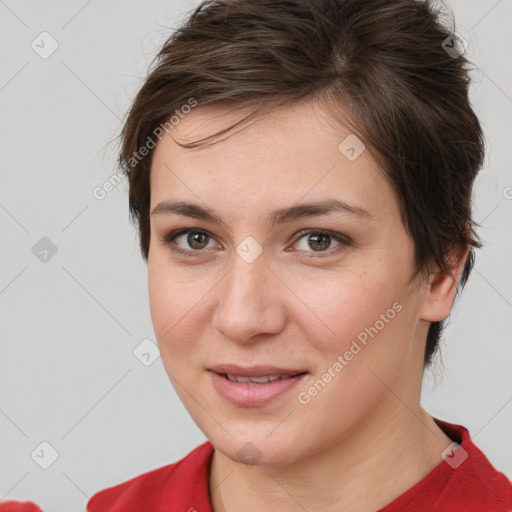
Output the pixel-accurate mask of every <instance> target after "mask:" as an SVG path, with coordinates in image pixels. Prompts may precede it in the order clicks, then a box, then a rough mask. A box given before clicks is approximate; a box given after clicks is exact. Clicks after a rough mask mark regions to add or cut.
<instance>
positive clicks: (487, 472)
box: [0, 419, 512, 512]
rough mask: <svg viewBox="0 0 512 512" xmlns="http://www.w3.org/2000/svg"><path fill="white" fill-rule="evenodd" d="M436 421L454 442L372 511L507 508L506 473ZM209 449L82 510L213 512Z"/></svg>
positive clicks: (25, 511) (500, 511) (456, 429)
mask: <svg viewBox="0 0 512 512" xmlns="http://www.w3.org/2000/svg"><path fill="white" fill-rule="evenodd" d="M436 422H437V424H438V425H439V426H440V427H441V428H442V429H443V431H444V432H445V433H446V435H448V437H450V438H451V439H453V440H454V441H455V442H457V443H459V444H460V447H459V448H457V449H456V450H455V451H454V452H452V454H451V456H450V454H447V455H446V459H445V460H444V461H443V462H441V463H440V464H439V465H438V466H436V467H435V468H434V469H433V470H432V471H431V472H430V473H429V474H428V475H426V476H425V477H424V478H423V479H422V480H420V481H419V482H418V483H417V484H415V485H414V486H413V487H411V488H410V489H409V490H408V491H406V492H405V493H403V494H402V495H400V496H398V498H396V499H395V500H393V501H392V502H391V503H389V504H388V505H386V506H385V507H384V508H381V509H380V510H378V511H377V512H512V483H511V482H510V481H509V480H508V479H507V477H506V476H505V475H504V474H503V473H500V472H498V471H496V470H495V469H494V468H493V466H492V465H491V463H490V462H489V461H488V460H487V458H486V457H485V455H484V454H483V453H482V452H481V451H480V450H479V449H478V448H477V447H476V446H475V445H474V444H473V442H472V440H471V438H470V436H469V432H468V431H467V430H466V429H465V428H464V427H461V426H460V425H452V424H450V423H445V422H443V421H440V420H437V419H436ZM213 450H214V448H213V445H212V444H211V443H210V442H209V441H206V442H205V443H203V444H201V445H199V446H198V447H197V448H195V449H194V450H192V451H191V452H190V453H189V454H188V455H187V456H185V457H184V458H183V459H181V460H180V461H178V462H175V463H173V464H169V465H167V466H164V467H161V468H158V469H154V470H153V471H149V472H147V473H144V474H142V475H140V476H137V477H135V478H132V479H131V480H128V481H126V482H124V483H121V484H119V485H116V486H114V487H109V488H108V489H104V490H102V491H99V492H98V493H96V494H95V495H94V496H92V498H91V499H90V500H89V502H88V503H87V512H142V511H143V512H213V511H212V508H211V504H210V500H209V497H208V480H209V469H210V460H211V456H212V454H213ZM7 503H8V502H3V503H1V504H0V512H39V511H38V509H37V508H36V509H32V508H28V507H27V508H23V507H21V508H9V506H8V505H7ZM11 503H13V502H11ZM6 505H7V506H6Z"/></svg>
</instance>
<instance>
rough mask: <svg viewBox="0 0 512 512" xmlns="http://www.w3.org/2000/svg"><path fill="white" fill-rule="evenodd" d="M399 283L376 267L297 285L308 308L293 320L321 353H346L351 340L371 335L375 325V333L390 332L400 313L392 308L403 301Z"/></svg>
mask: <svg viewBox="0 0 512 512" xmlns="http://www.w3.org/2000/svg"><path fill="white" fill-rule="evenodd" d="M312 282H313V283H315V284H314V286H312V284H311V283H312ZM398 282H399V281H398V279H396V276H393V275H390V274H387V275H386V274H385V273H384V272H383V271H382V267H379V266H378V265H375V266H374V269H373V270H368V271H361V269H355V268H353V269H343V271H336V272H333V273H329V274H328V275H324V276H322V277H321V278H320V279H318V280H303V281H302V280H301V281H298V282H297V284H298V288H296V289H297V295H298V296H299V297H300V298H301V299H302V301H303V303H304V304H305V305H306V306H307V308H306V310H305V313H306V314H305V315H299V316H297V317H296V318H298V319H299V320H298V321H299V322H301V325H302V329H303V330H304V331H305V332H307V333H308V334H309V335H308V340H310V342H311V344H313V345H314V344H318V345H319V346H318V347H317V348H318V349H320V350H321V351H325V352H327V353H331V352H333V351H335V352H340V351H344V350H348V347H349V346H350V344H351V342H352V340H354V339H357V337H358V336H360V339H362V340H364V337H365V333H366V336H368V332H367V329H370V330H371V332H374V330H373V329H371V328H372V327H374V326H375V324H377V330H378V331H382V332H384V331H389V330H390V326H391V324H392V323H393V320H394V319H395V317H396V316H397V311H396V309H400V308H399V306H395V308H393V304H394V303H397V302H398V303H400V304H401V303H402V301H403V299H402V295H403V290H402V289H401V288H400V287H399V284H398ZM302 309H304V305H302ZM381 315H383V317H381ZM379 334H380V332H379Z"/></svg>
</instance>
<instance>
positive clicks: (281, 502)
mask: <svg viewBox="0 0 512 512" xmlns="http://www.w3.org/2000/svg"><path fill="white" fill-rule="evenodd" d="M462 50H463V47H462V46H461V42H460V40H458V39H457V37H456V36H454V35H451V33H450V31H449V30H448V29H446V28H444V27H443V26H442V25H441V23H440V21H439V16H438V15H437V14H436V13H435V12H434V10H433V8H432V7H431V6H430V5H429V4H428V3H425V2H417V1H414V0H376V1H373V2H360V1H355V0H345V1H341V0H338V1H334V0H331V1H327V0H326V1H321V2H312V1H309V2H307V1H299V0H295V1H286V2H284V1H270V0H266V1H265V0H256V1H251V2H249V1H231V2H226V1H213V2H209V3H207V4H206V5H202V6H201V7H200V8H198V9H197V10H196V12H195V13H194V14H193V15H192V16H191V17H190V19H189V20H188V21H187V22H186V23H185V24H184V25H183V26H182V27H181V28H180V29H178V30H177V31H176V32H175V33H174V34H173V35H172V36H171V37H170V38H169V40H168V41H167V42H166V44H165V45H164V47H163V48H162V50H161V52H160V54H159V55H158V61H157V65H156V66H155V68H154V69H153V71H152V72H151V74H150V75H149V77H148V78H147V80H146V82H145V84H144V85H143V87H142V88H141V90H140V92H139V93H138V95H137V97H136V99H135V101H134V104H133V106H132V108H131V110H130V112H129V116H128V118H127V120H126V123H125V126H124V128H123V132H122V138H123V145H122V151H121V155H120V163H121V165H122V167H123V169H124V170H125V171H126V172H127V174H128V177H129V182H130V209H131V213H132V216H133V219H134V220H135V221H136V222H137V224H138V227H139V234H140V243H141V249H142V253H143V255H144V257H145V258H146V259H147V263H148V279H149V294H150V305H151V314H152V321H153V325H154V328H155V333H156V337H157V340H158V344H159V348H160V352H161V356H162V360H163V363H164V366H165V368H166V371H167V373H168V375H169V378H170V380H171V382H172V384H173V386H174V388H175V390H176V392H177V393H178V395H179V396H180V398H181V400H182V401H183V403H184V405H185V407H186V408H187V410H188V411H189V413H190V414H191V416H192V418H193V419H194V421H195V422H196V423H197V425H198V426H199V428H200V429H201V430H202V431H203V432H204V434H205V435H206V437H207V438H208V441H207V442H206V443H204V444H203V445H201V446H199V447H197V448H196V449H195V450H193V451H192V452H191V453H190V454H189V455H188V456H186V457H185V458H184V459H182V460H181V461H179V462H178V463H175V464H171V465H169V466H166V467H163V468H159V469H156V470H154V471H152V472H150V473H147V474H144V475H141V476H138V477H135V478H133V479H131V480H130V481H128V482H125V483H123V484H119V485H116V486H114V487H112V488H109V489H106V490H104V491H101V492H99V493H97V494H96V495H95V496H93V497H92V499H91V500H90V502H89V504H88V510H89V511H90V512H93V511H96V510H103V511H105V512H106V511H109V512H110V511H112V512H120V511H128V510H148V511H149V510H164V509H165V510H189V511H193V510H197V511H208V510H214V511H215V512H219V511H226V512H232V511H240V510H243V511H244V512H251V511H261V510H280V511H288V510H299V509H301V508H302V509H303V510H308V511H316V510H322V511H330V510H333V511H339V510H344V511H376V510H380V511H381V512H384V511H385V512H391V511H398V510H414V511H420V510H428V511H434V510H435V511H441V510H442V511H457V510H481V511H484V510H485V511H486V512H489V511H506V510H511V509H512V486H511V484H510V482H509V481H508V480H507V479H506V477H505V476H504V475H503V474H502V473H499V472H498V471H497V470H496V469H495V468H493V467H492V465H491V464H490V463H489V461H488V460H487V458H486V457H485V456H484V455H483V454H482V452H481V451H480V450H479V449H478V448H477V447H476V446H475V445H474V444H473V442H472V441H471V439H470V436H469V433H468V431H467V430H466V429H465V428H463V427H462V426H458V425H452V424H448V423H446V422H443V421H442V420H440V419H437V418H432V417H431V416H430V415H429V414H428V413H427V412H426V411H424V410H423V409H422V408H421V406H420V390H421V381H422V373H423V369H424V367H425V366H427V365H428V364H429V363H430V361H431V360H432V357H433V355H434V353H435V351H436V348H437V346H438V342H439V337H440V334H441V331H442V326H443V320H444V319H445V318H446V317H447V316H448V315H449V313H450V309H451V307H452V303H453V301H454V298H455V295H456V291H457V289H458V287H459V289H460V287H462V286H463V285H464V284H465V282H466V280H467V278H468V276H469V274H470V271H471V268H472V266H473V261H474V248H476V247H479V246H480V242H479V241H478V239H477V237H476V235H475V233H474V229H473V228H474V225H475V224H474V222H473V221H472V219H471V204H470V197H471V189H472V184H473V181H474V179H475V176H476V174H477V172H478V170H479V168H480V166H481V164H482V160H483V153H484V148H483V143H482V133H481V128H480V124H479V122H478V119H477V118H476V116H475V114H474V112H473V110H472V108H471V106H470V104H469V101H468V94H467V88H468V82H469V80H468V76H467V71H466V63H467V62H466V60H465V58H464V55H463V51H462Z"/></svg>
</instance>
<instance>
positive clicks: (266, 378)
mask: <svg viewBox="0 0 512 512" xmlns="http://www.w3.org/2000/svg"><path fill="white" fill-rule="evenodd" d="M305 373H306V372H302V373H296V374H293V375H262V376H259V377H244V376H242V375H234V374H232V373H218V374H217V375H220V376H222V377H224V378H225V379H228V380H230V381H231V382H238V383H239V384H249V385H253V384H255V385H261V384H268V383H269V382H275V381H276V380H286V379H292V378H293V377H297V376H299V375H304V374H305Z"/></svg>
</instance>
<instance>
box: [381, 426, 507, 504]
mask: <svg viewBox="0 0 512 512" xmlns="http://www.w3.org/2000/svg"><path fill="white" fill-rule="evenodd" d="M434 419H435V418H434ZM435 421H436V423H437V424H438V425H439V426H440V427H441V429H442V430H443V431H444V432H445V433H446V434H447V435H448V437H450V438H451V439H452V440H453V441H454V442H453V443H452V445H450V446H449V447H447V448H446V450H445V451H444V452H443V459H444V461H443V462H442V463H441V464H439V465H438V466H437V467H436V468H434V469H433V470H432V471H431V472H430V473H429V474H428V475H427V476H425V478H423V479H422V480H421V481H420V482H418V483H417V484H416V485H415V486H413V487H412V488H411V489H409V490H408V491H407V492H405V493H404V494H402V495H401V496H399V497H398V498H397V499H396V500H395V501H393V502H392V503H391V504H390V505H388V506H387V507H385V508H384V509H381V511H380V512H399V511H400V512H402V511H405V510H416V511H418V512H423V511H427V510H428V511H429V512H432V511H436V512H455V511H473V512H483V511H485V512H507V511H508V512H510V511H512V483H511V482H510V480H509V479H508V478H507V477H506V476H505V475H504V474H503V473H501V472H499V471H498V470H496V469H495V468H494V467H493V466H492V464H491V463H490V461H489V460H488V459H487V457H486V456H485V455H484V454H483V452H482V451H481V450H480V449H479V448H478V447H477V446H476V445H475V444H474V443H473V441H472V439H471V437H470V435H469V432H468V430H467V429H466V428H464V427H462V426H461V425H454V424H450V423H447V422H444V421H441V420H438V419H435Z"/></svg>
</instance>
